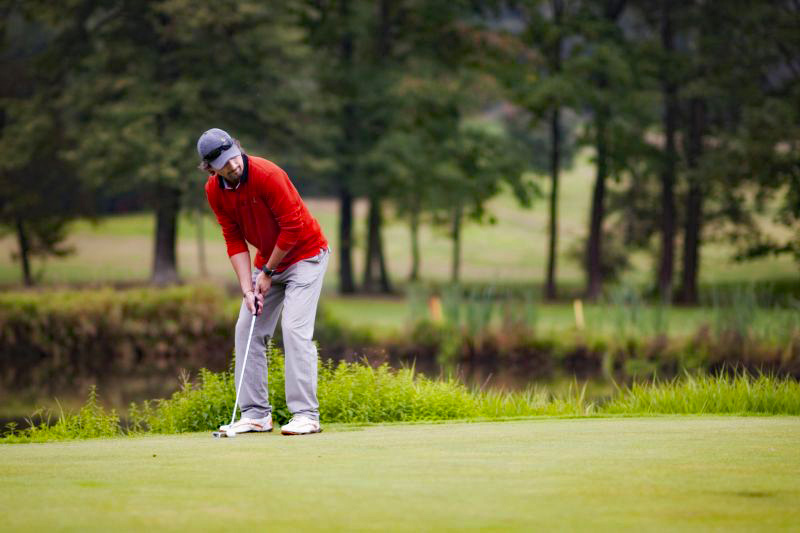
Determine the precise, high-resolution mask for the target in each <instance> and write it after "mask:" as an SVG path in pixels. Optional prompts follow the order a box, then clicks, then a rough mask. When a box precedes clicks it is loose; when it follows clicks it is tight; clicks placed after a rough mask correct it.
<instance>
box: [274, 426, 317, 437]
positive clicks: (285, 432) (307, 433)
mask: <svg viewBox="0 0 800 533" xmlns="http://www.w3.org/2000/svg"><path fill="white" fill-rule="evenodd" d="M314 433H322V428H319V429H318V430H316V431H306V432H305V433H294V432H291V431H283V430H281V435H289V436H292V435H312V434H314Z"/></svg>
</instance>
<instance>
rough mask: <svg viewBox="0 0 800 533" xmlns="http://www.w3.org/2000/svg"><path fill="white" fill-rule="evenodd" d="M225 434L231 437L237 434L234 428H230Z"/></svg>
mask: <svg viewBox="0 0 800 533" xmlns="http://www.w3.org/2000/svg"><path fill="white" fill-rule="evenodd" d="M225 434H226V435H227V436H229V437H235V436H236V432H235V431H234V430H232V429H229V430H228V431H226V432H225Z"/></svg>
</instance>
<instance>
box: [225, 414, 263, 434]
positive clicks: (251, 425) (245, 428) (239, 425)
mask: <svg viewBox="0 0 800 533" xmlns="http://www.w3.org/2000/svg"><path fill="white" fill-rule="evenodd" d="M229 429H233V431H235V432H236V433H250V432H262V431H272V414H268V415H267V416H265V417H264V418H240V419H239V420H237V421H236V422H234V423H233V425H231V424H225V425H222V426H220V427H219V430H220V431H228V430H229Z"/></svg>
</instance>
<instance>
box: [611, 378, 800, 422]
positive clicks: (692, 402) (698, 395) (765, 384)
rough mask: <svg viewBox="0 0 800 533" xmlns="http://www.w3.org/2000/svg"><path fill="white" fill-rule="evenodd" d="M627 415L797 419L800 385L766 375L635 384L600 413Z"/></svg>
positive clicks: (792, 380)
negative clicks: (780, 416) (736, 416)
mask: <svg viewBox="0 0 800 533" xmlns="http://www.w3.org/2000/svg"><path fill="white" fill-rule="evenodd" d="M603 411H604V412H606V413H616V414H629V413H642V414H764V415H767V414H787V415H800V383H798V382H797V381H796V380H794V379H791V378H777V377H774V376H768V375H759V376H757V377H751V376H750V375H749V374H747V373H745V372H740V373H737V374H736V375H734V376H729V375H724V374H721V375H716V376H699V377H696V376H692V375H690V374H687V375H686V376H685V377H684V378H683V379H677V378H675V379H673V380H671V381H667V382H661V383H656V384H652V383H635V384H633V385H632V386H631V387H630V388H626V389H624V390H623V391H621V393H620V394H619V395H618V396H617V397H616V398H614V399H613V400H612V401H611V402H610V403H609V404H608V405H606V406H605V407H604V409H603Z"/></svg>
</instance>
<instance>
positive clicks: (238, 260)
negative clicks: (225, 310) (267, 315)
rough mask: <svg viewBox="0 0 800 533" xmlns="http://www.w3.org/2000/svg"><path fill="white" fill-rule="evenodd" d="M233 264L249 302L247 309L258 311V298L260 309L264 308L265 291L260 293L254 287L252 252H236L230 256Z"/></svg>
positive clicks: (246, 301)
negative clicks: (251, 263) (251, 265)
mask: <svg viewBox="0 0 800 533" xmlns="http://www.w3.org/2000/svg"><path fill="white" fill-rule="evenodd" d="M230 259H231V265H232V266H233V271H234V272H236V277H237V278H238V279H239V287H241V289H242V294H243V295H244V301H245V303H246V304H247V309H249V310H250V312H251V313H255V312H256V304H255V300H256V299H258V300H259V302H260V304H259V309H261V308H263V305H261V304H263V303H264V296H263V294H264V292H266V291H264V292H262V293H261V294H258V291H256V290H255V289H254V287H253V278H252V274H251V270H250V252H249V251H247V252H240V253H238V254H234V255H232V256H231V257H230ZM263 275H264V273H263V272H262V273H261V274H259V276H263Z"/></svg>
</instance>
